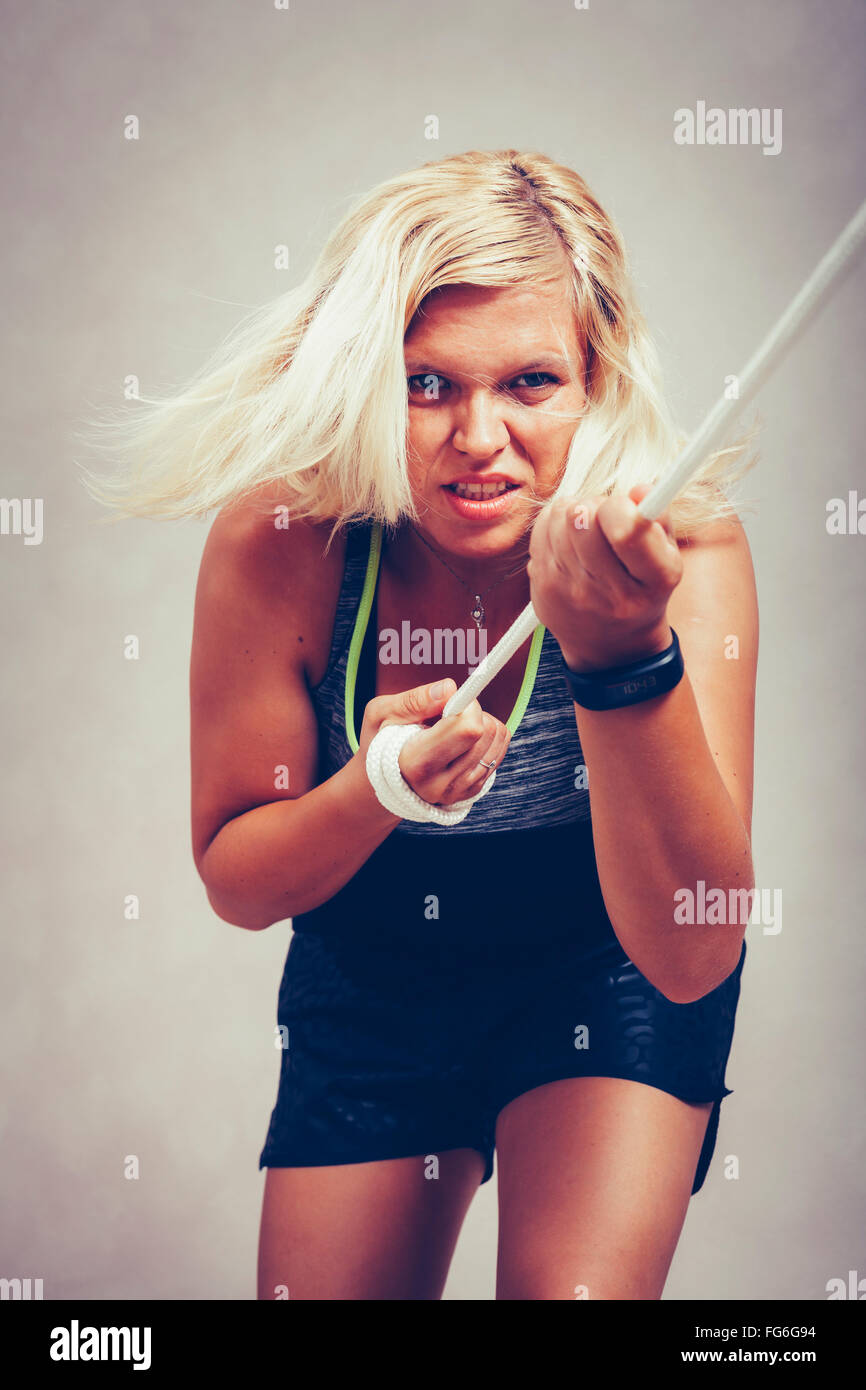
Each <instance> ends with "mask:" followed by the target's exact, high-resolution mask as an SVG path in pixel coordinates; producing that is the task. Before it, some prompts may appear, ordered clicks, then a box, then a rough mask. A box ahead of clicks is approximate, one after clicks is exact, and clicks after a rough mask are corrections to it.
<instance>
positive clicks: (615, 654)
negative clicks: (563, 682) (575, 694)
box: [559, 619, 674, 675]
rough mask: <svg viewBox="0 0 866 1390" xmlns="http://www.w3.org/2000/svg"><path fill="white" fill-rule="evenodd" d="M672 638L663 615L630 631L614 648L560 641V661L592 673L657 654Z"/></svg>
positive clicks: (580, 672)
mask: <svg viewBox="0 0 866 1390" xmlns="http://www.w3.org/2000/svg"><path fill="white" fill-rule="evenodd" d="M673 640H674V638H673V630H672V628H671V626H670V624H669V623H668V621H667V619H664V620H663V621H662V622H660V623H656V624H654V626H653V627H652V628H651V629H649V630H647V631H645V632H641V633H636V634H634V635H633V636H632V637H631V638H629V640H628V641H627V642H624V643H621V644H620V645H619V646H618V647H616V648H612V647H606V648H605V649H604V650H602V649H601V648H600V647H599V648H592V647H588V646H586V645H584V644H581V646H580V647H578V646H569V645H568V644H567V643H565V644H564V643H562V642H560V644H559V646H560V651H561V652H562V658H563V661H564V662H565V664H566V666H567V667H568V668H569V670H570V671H575V672H577V673H579V674H581V675H592V674H593V673H594V672H597V671H610V670H615V669H616V668H617V667H620V666H630V665H631V664H632V663H633V662H635V661H646V660H648V659H649V658H650V657H653V656H658V655H659V653H660V652H664V651H667V649H668V647H669V646H670V645H671V643H672V642H673Z"/></svg>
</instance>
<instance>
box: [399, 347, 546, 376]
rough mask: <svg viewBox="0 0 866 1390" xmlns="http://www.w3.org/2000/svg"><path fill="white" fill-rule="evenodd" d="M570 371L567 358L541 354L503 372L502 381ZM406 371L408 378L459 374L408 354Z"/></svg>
mask: <svg viewBox="0 0 866 1390" xmlns="http://www.w3.org/2000/svg"><path fill="white" fill-rule="evenodd" d="M570 370H571V365H570V363H569V361H568V359H567V358H565V357H562V356H561V355H560V354H559V353H555V352H549V353H543V354H542V355H541V356H540V357H534V358H533V359H532V361H531V362H520V363H519V364H518V365H517V366H515V367H513V368H511V369H510V370H509V371H506V372H503V373H502V377H503V379H507V378H509V377H513V376H522V375H523V373H524V372H547V371H560V372H565V373H566V374H567V373H568V372H569V371H570ZM406 371H407V372H408V373H409V375H410V376H423V375H424V374H425V373H430V374H431V375H433V376H455V375H456V376H460V375H461V373H460V372H456V373H454V372H447V371H444V370H441V369H440V368H438V367H433V366H431V365H430V363H429V362H428V361H426V360H425V359H423V358H420V357H418V358H416V357H413V356H412V354H411V353H410V354H409V355H408V357H407V358H406Z"/></svg>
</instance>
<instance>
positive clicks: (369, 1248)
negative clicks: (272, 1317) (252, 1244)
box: [258, 1149, 485, 1300]
mask: <svg viewBox="0 0 866 1390" xmlns="http://www.w3.org/2000/svg"><path fill="white" fill-rule="evenodd" d="M438 1159H439V1163H438V1170H439V1171H438V1176H437V1177H431V1176H426V1174H428V1173H429V1171H430V1169H429V1165H427V1164H425V1161H424V1158H423V1157H420V1156H419V1157H418V1158H393V1159H385V1160H382V1161H378V1162H374V1163H347V1164H339V1165H335V1166H329V1167H322V1168H268V1170H267V1176H266V1179H265V1191H264V1201H263V1204H262V1221H261V1230H260V1235H259V1278H258V1296H259V1298H260V1299H275V1298H286V1297H288V1298H289V1299H319V1300H335V1299H388V1300H398V1299H438V1298H441V1297H442V1290H443V1289H444V1287H445V1280H446V1278H447V1276H448V1267H449V1265H450V1263H451V1257H452V1255H453V1253H454V1247H455V1245H456V1243H457V1237H458V1235H459V1234H460V1228H461V1226H462V1224H463V1219H464V1217H465V1215H466V1212H467V1211H468V1209H469V1204H470V1202H471V1201H472V1198H473V1196H474V1195H475V1192H476V1191H477V1189H478V1186H479V1183H480V1182H481V1178H482V1176H483V1173H484V1167H485V1163H484V1158H483V1156H482V1155H481V1154H480V1153H478V1152H477V1151H476V1150H475V1149H452V1150H450V1151H447V1152H444V1153H440V1154H439V1155H438Z"/></svg>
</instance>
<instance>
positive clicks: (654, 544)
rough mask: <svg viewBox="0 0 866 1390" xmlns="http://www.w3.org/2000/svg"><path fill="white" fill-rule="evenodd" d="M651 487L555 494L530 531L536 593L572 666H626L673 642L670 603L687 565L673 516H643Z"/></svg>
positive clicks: (540, 611) (543, 616) (531, 570)
mask: <svg viewBox="0 0 866 1390" xmlns="http://www.w3.org/2000/svg"><path fill="white" fill-rule="evenodd" d="M649 490H650V489H649V485H648V484H646V483H641V484H639V485H637V486H635V487H633V488H632V489H631V491H630V492H629V494H628V496H625V495H624V494H621V493H620V494H617V495H615V496H613V497H595V498H591V499H589V500H587V499H585V498H584V499H581V500H580V501H579V502H574V501H566V500H564V499H557V501H555V502H552V503H551V504H550V505H549V506H548V507H547V508H546V510H545V511H543V512H542V513H541V515H540V516H539V518H538V520H537V521H536V523H535V525H534V526H533V528H532V535H531V537H530V543H529V564H528V566H527V574H528V575H529V584H530V596H531V598H532V603H533V606H534V608H535V611H536V613H537V614H538V618H539V621H540V622H541V623H543V624H544V626H545V627H547V628H549V629H550V631H551V632H552V633H553V635H554V637H555V638H556V640H557V641H558V643H559V645H560V648H561V650H562V655H563V656H564V658H565V661H566V664H567V665H568V666H570V667H571V668H572V670H575V671H593V670H596V671H597V670H604V669H605V668H606V667H609V666H623V665H626V664H627V663H629V662H632V661H639V660H640V659H641V658H642V657H648V656H654V655H655V654H656V653H657V652H661V651H664V649H665V647H668V646H670V644H671V641H672V640H673V639H672V636H671V629H670V626H669V624H668V621H667V605H668V599H669V598H670V596H671V594H672V593H673V591H674V589H675V588H676V587H677V585H678V584H679V582H680V579H681V578H682V574H683V562H682V558H681V556H680V553H679V548H678V546H677V543H676V541H675V540H674V539H673V537H672V535H671V532H670V518H669V516H668V513H667V512H665V513H663V514H662V516H661V517H660V518H659V520H658V521H647V520H645V518H644V517H642V516H640V515H639V513H638V510H637V504H638V503H639V502H640V501H642V499H643V498H644V497H645V496H646V494H647V493H648V492H649Z"/></svg>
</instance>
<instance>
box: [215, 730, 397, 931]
mask: <svg viewBox="0 0 866 1390" xmlns="http://www.w3.org/2000/svg"><path fill="white" fill-rule="evenodd" d="M399 823H400V818H399V816H395V815H392V814H391V812H390V811H386V810H385V808H384V807H383V806H381V805H380V803H379V801H378V800H377V798H376V794H375V792H374V791H373V789H372V787H371V786H370V783H369V781H368V778H367V774H366V771H365V769H364V761H363V757H362V755H361V754H360V753H356V754H355V756H354V757H353V758H350V760H349V761H348V762H347V763H346V765H345V766H344V767H342V768H340V770H339V772H336V773H335V774H334V775H333V777H329V778H328V780H327V781H325V782H323V783H321V785H320V786H317V787H313V788H312V790H311V791H309V792H307V793H306V794H305V795H304V796H299V797H297V798H296V799H294V800H287V801H272V802H269V803H268V804H267V805H265V806H256V807H255V808H254V809H253V810H252V811H246V812H245V813H244V814H243V815H241V816H236V817H235V819H234V820H231V821H229V822H228V823H227V824H226V825H224V826H223V827H222V829H221V830H220V831H219V832H218V833H217V834H216V835H215V836H214V838H213V840H212V841H211V843H210V845H209V846H208V848H207V850H206V851H205V853H204V854H203V856H202V859H201V863H200V864H199V873H200V875H201V878H202V881H203V883H204V885H205V887H206V889H207V894H208V899H209V901H210V903H211V906H212V907H213V909H214V911H215V912H216V913H217V915H218V916H219V917H222V918H223V920H224V921H226V922H230V923H231V924H232V925H233V926H238V927H245V928H247V929H248V930H251V931H259V930H261V929H262V928H263V927H269V926H271V924H272V923H274V922H282V921H284V920H285V919H286V918H287V917H294V916H296V915H297V914H299V913H301V912H309V911H310V910H311V909H312V908H314V907H319V906H320V905H321V904H322V903H324V902H327V901H328V899H329V898H331V897H333V895H334V894H335V893H336V892H338V891H339V889H340V888H342V887H343V886H344V884H346V883H348V881H349V879H350V878H352V876H353V875H354V874H355V873H357V871H358V869H359V868H360V867H361V865H362V864H363V863H364V862H365V861H366V860H367V859H368V858H369V857H370V855H371V854H372V853H373V851H374V850H375V849H377V848H378V846H379V845H380V844H381V843H382V841H383V840H384V839H386V837H387V836H388V835H389V834H390V832H391V831H392V830H393V829H394V827H395V826H396V825H399Z"/></svg>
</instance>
